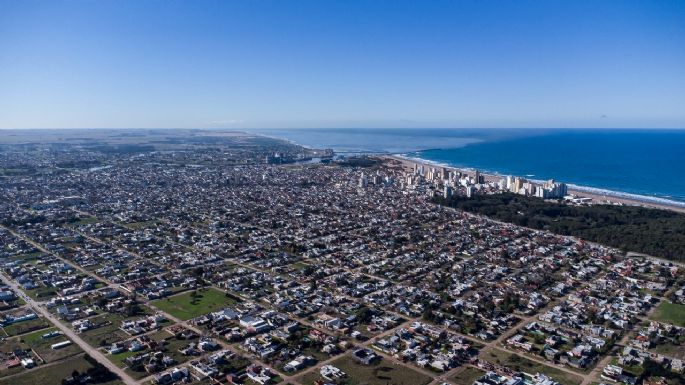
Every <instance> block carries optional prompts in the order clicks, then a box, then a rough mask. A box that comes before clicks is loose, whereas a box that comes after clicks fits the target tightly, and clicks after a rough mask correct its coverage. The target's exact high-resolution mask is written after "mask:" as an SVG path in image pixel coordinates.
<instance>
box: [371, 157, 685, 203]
mask: <svg viewBox="0 0 685 385" xmlns="http://www.w3.org/2000/svg"><path fill="white" fill-rule="evenodd" d="M379 157H380V158H384V159H391V160H395V161H399V162H402V164H403V166H404V167H407V168H411V167H412V166H413V164H417V163H418V164H423V165H425V166H428V167H446V168H447V169H450V170H457V171H461V172H467V173H468V172H473V170H474V169H472V168H463V167H455V166H450V165H448V164H443V163H438V162H433V161H430V160H425V159H421V158H413V157H407V156H404V155H402V154H387V155H381V156H379ZM481 175H483V176H484V177H485V179H486V180H487V181H488V182H496V181H498V180H500V179H501V178H502V177H504V175H499V174H494V173H484V172H481ZM524 177H525V176H524ZM531 181H533V182H536V183H537V182H539V181H537V180H534V179H531ZM567 186H568V192H569V194H574V195H579V196H584V197H587V198H591V199H592V202H593V203H599V204H602V203H603V204H623V205H630V206H642V207H647V208H654V209H661V210H670V211H675V212H678V213H685V202H683V203H681V202H677V201H669V200H667V199H664V198H651V197H648V196H642V195H637V194H630V193H625V192H620V191H611V190H603V189H599V188H595V187H586V186H578V185H574V184H567ZM659 200H661V201H665V202H659ZM670 202H673V203H670Z"/></svg>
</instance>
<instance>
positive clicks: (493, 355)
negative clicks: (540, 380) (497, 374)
mask: <svg viewBox="0 0 685 385" xmlns="http://www.w3.org/2000/svg"><path fill="white" fill-rule="evenodd" d="M483 358H484V359H486V360H488V361H490V362H493V363H496V364H499V365H504V366H508V367H510V368H512V369H514V370H515V371H521V372H526V373H529V374H535V373H542V374H545V375H547V376H550V377H552V379H554V380H556V381H558V382H559V383H561V384H563V385H578V384H580V383H581V382H582V381H583V378H582V377H580V376H576V375H573V374H570V373H568V372H565V371H563V370H559V369H557V368H554V367H551V366H547V365H543V364H539V363H537V362H535V361H531V360H529V359H526V358H523V357H522V356H520V355H517V354H511V353H507V352H505V351H502V350H499V349H493V350H492V351H491V352H490V353H487V354H486V355H485V357H483Z"/></svg>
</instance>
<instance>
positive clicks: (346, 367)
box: [299, 355, 432, 385]
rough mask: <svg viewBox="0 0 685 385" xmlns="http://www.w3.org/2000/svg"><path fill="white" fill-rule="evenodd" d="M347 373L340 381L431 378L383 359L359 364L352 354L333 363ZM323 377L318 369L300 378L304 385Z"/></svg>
mask: <svg viewBox="0 0 685 385" xmlns="http://www.w3.org/2000/svg"><path fill="white" fill-rule="evenodd" d="M331 365H333V366H335V367H337V368H339V369H340V370H342V371H343V372H345V373H346V374H347V377H345V379H344V380H343V381H342V382H340V384H344V385H362V384H364V385H386V384H393V385H425V384H428V383H429V382H431V380H432V379H431V378H430V377H428V376H426V375H424V374H422V373H419V372H417V371H415V370H412V369H409V368H407V367H405V366H402V365H399V364H396V363H394V362H390V361H387V360H382V361H381V362H380V363H378V364H376V365H368V366H367V365H362V364H358V363H357V362H356V361H355V360H354V359H353V358H352V357H351V356H349V355H345V356H344V357H341V358H339V359H337V360H335V361H333V362H332V363H331ZM322 379H323V377H321V375H320V374H319V372H318V371H314V372H310V373H307V374H305V375H303V376H302V377H300V378H299V381H300V382H301V383H302V384H304V385H313V384H314V382H315V381H317V380H322Z"/></svg>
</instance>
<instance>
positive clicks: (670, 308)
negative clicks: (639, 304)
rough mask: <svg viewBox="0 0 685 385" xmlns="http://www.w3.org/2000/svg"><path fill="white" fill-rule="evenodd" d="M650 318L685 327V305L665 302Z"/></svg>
mask: <svg viewBox="0 0 685 385" xmlns="http://www.w3.org/2000/svg"><path fill="white" fill-rule="evenodd" d="M650 318H651V319H653V320H655V321H659V322H665V323H670V324H673V325H676V326H680V327H685V305H680V304H677V303H671V302H668V301H664V302H662V303H661V304H660V305H659V307H657V308H656V311H655V312H654V314H653V315H652V316H651V317H650Z"/></svg>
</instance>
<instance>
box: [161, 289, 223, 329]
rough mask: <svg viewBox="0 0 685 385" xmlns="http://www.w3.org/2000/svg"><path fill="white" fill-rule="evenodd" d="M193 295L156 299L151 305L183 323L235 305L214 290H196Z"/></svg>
mask: <svg viewBox="0 0 685 385" xmlns="http://www.w3.org/2000/svg"><path fill="white" fill-rule="evenodd" d="M193 293H194V291H189V292H185V293H182V294H179V295H175V296H171V297H167V298H163V299H158V300H156V301H153V302H152V305H153V306H155V307H157V308H159V309H160V310H162V311H164V312H166V313H169V314H171V315H172V316H174V317H177V318H180V319H182V320H184V321H185V320H189V319H191V318H195V317H198V316H201V315H203V314H206V313H210V312H213V311H217V310H221V309H223V308H225V307H227V306H230V305H233V304H234V303H236V301H235V300H234V299H232V298H229V297H226V295H225V293H224V292H222V291H219V290H217V289H214V288H209V289H204V290H197V291H196V293H197V297H195V298H193Z"/></svg>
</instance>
